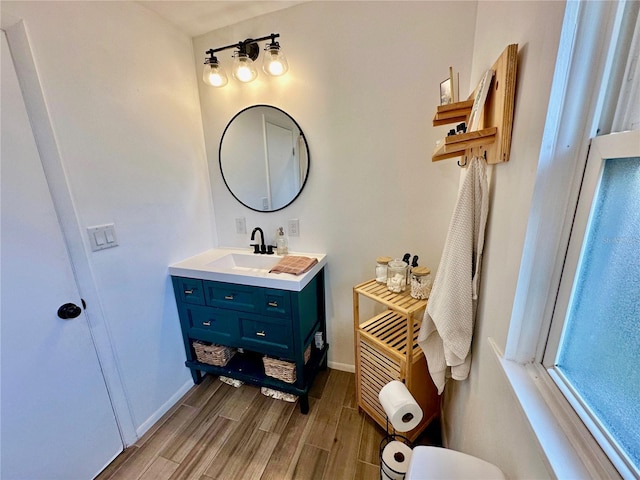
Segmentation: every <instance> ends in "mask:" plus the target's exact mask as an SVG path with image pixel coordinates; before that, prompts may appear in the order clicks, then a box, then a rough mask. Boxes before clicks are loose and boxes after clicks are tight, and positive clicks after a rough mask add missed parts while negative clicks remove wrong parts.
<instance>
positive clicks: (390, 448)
mask: <svg viewBox="0 0 640 480" xmlns="http://www.w3.org/2000/svg"><path fill="white" fill-rule="evenodd" d="M410 460H411V447H409V445H407V444H405V443H402V442H398V441H397V440H394V441H392V442H389V443H388V444H387V445H386V446H385V447H384V450H382V472H383V473H384V474H386V476H387V477H389V478H391V479H393V480H395V479H402V478H404V475H405V473H407V470H408V469H409V461H410ZM383 478H384V477H383Z"/></svg>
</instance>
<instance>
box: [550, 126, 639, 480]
mask: <svg viewBox="0 0 640 480" xmlns="http://www.w3.org/2000/svg"><path fill="white" fill-rule="evenodd" d="M639 253H640V131H635V132H626V133H622V134H613V135H607V136H605V137H598V138H596V139H595V140H594V141H593V143H592V147H591V151H590V154H589V159H588V161H587V166H586V171H585V176H584V180H583V186H582V189H581V192H580V198H579V201H578V206H577V210H576V216H575V221H574V226H573V229H572V233H571V239H570V241H569V248H568V251H567V256H566V261H565V267H564V269H563V273H562V279H561V283H560V289H559V295H558V301H557V305H556V309H555V312H554V317H553V320H552V328H551V336H550V340H549V343H548V345H547V349H546V351H545V356H544V364H545V366H547V367H548V368H550V373H551V375H552V377H553V378H554V380H555V381H556V382H557V383H558V384H559V386H560V388H561V390H562V391H563V393H564V394H565V396H566V397H567V399H568V400H569V402H570V403H571V404H572V406H573V407H574V408H575V409H576V411H577V412H578V414H579V415H580V416H581V417H582V418H583V420H584V421H585V423H586V424H587V426H588V427H589V428H590V430H591V432H592V434H593V435H594V437H595V438H596V440H598V442H599V443H600V444H601V446H602V447H603V449H604V450H605V451H607V453H608V455H609V456H610V458H612V461H613V463H614V465H616V466H617V467H619V466H620V467H624V469H629V470H631V471H634V472H635V474H636V475H638V473H639V472H640V429H638V425H639V424H640V401H639V400H638V399H640V254H639ZM558 330H561V332H562V333H561V335H558V334H557V332H558ZM620 462H622V464H620Z"/></svg>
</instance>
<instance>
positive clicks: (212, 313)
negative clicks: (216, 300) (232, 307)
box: [184, 306, 239, 346]
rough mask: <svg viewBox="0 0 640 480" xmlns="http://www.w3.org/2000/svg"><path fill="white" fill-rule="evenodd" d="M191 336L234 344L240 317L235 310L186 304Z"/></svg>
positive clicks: (208, 340) (237, 334)
mask: <svg viewBox="0 0 640 480" xmlns="http://www.w3.org/2000/svg"><path fill="white" fill-rule="evenodd" d="M184 311H185V313H186V321H187V324H188V325H187V328H188V335H189V338H195V339H198V340H205V341H207V342H212V343H220V344H223V345H230V346H234V345H235V343H236V341H237V339H238V337H239V329H238V318H237V316H236V314H235V312H229V311H226V310H222V309H220V308H212V307H198V306H186V307H185V309H184Z"/></svg>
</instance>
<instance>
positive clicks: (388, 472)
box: [379, 413, 413, 480]
mask: <svg viewBox="0 0 640 480" xmlns="http://www.w3.org/2000/svg"><path fill="white" fill-rule="evenodd" d="M407 415H411V414H410V413H409V414H407ZM385 418H386V421H387V427H386V435H385V436H384V437H382V440H380V450H379V460H380V480H400V479H404V478H405V475H406V471H404V472H402V471H398V470H396V469H394V468H393V467H392V466H391V465H388V464H387V462H386V461H385V459H384V457H383V453H384V449H385V448H386V447H387V445H389V444H390V443H391V442H400V443H402V444H404V445H406V446H407V447H409V449H411V450H413V443H411V441H410V440H409V439H408V438H407V437H405V436H404V435H400V434H398V433H396V430H395V428H393V425H391V424H390V422H389V416H388V415H385ZM405 421H411V419H406V420H405ZM393 458H394V460H395V461H396V462H398V463H402V462H405V461H406V462H407V463H408V460H409V459H407V458H405V454H404V453H402V452H395V453H394V455H393Z"/></svg>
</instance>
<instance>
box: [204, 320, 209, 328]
mask: <svg viewBox="0 0 640 480" xmlns="http://www.w3.org/2000/svg"><path fill="white" fill-rule="evenodd" d="M202 325H203V326H205V327H210V326H211V320H209V321H208V322H202Z"/></svg>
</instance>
